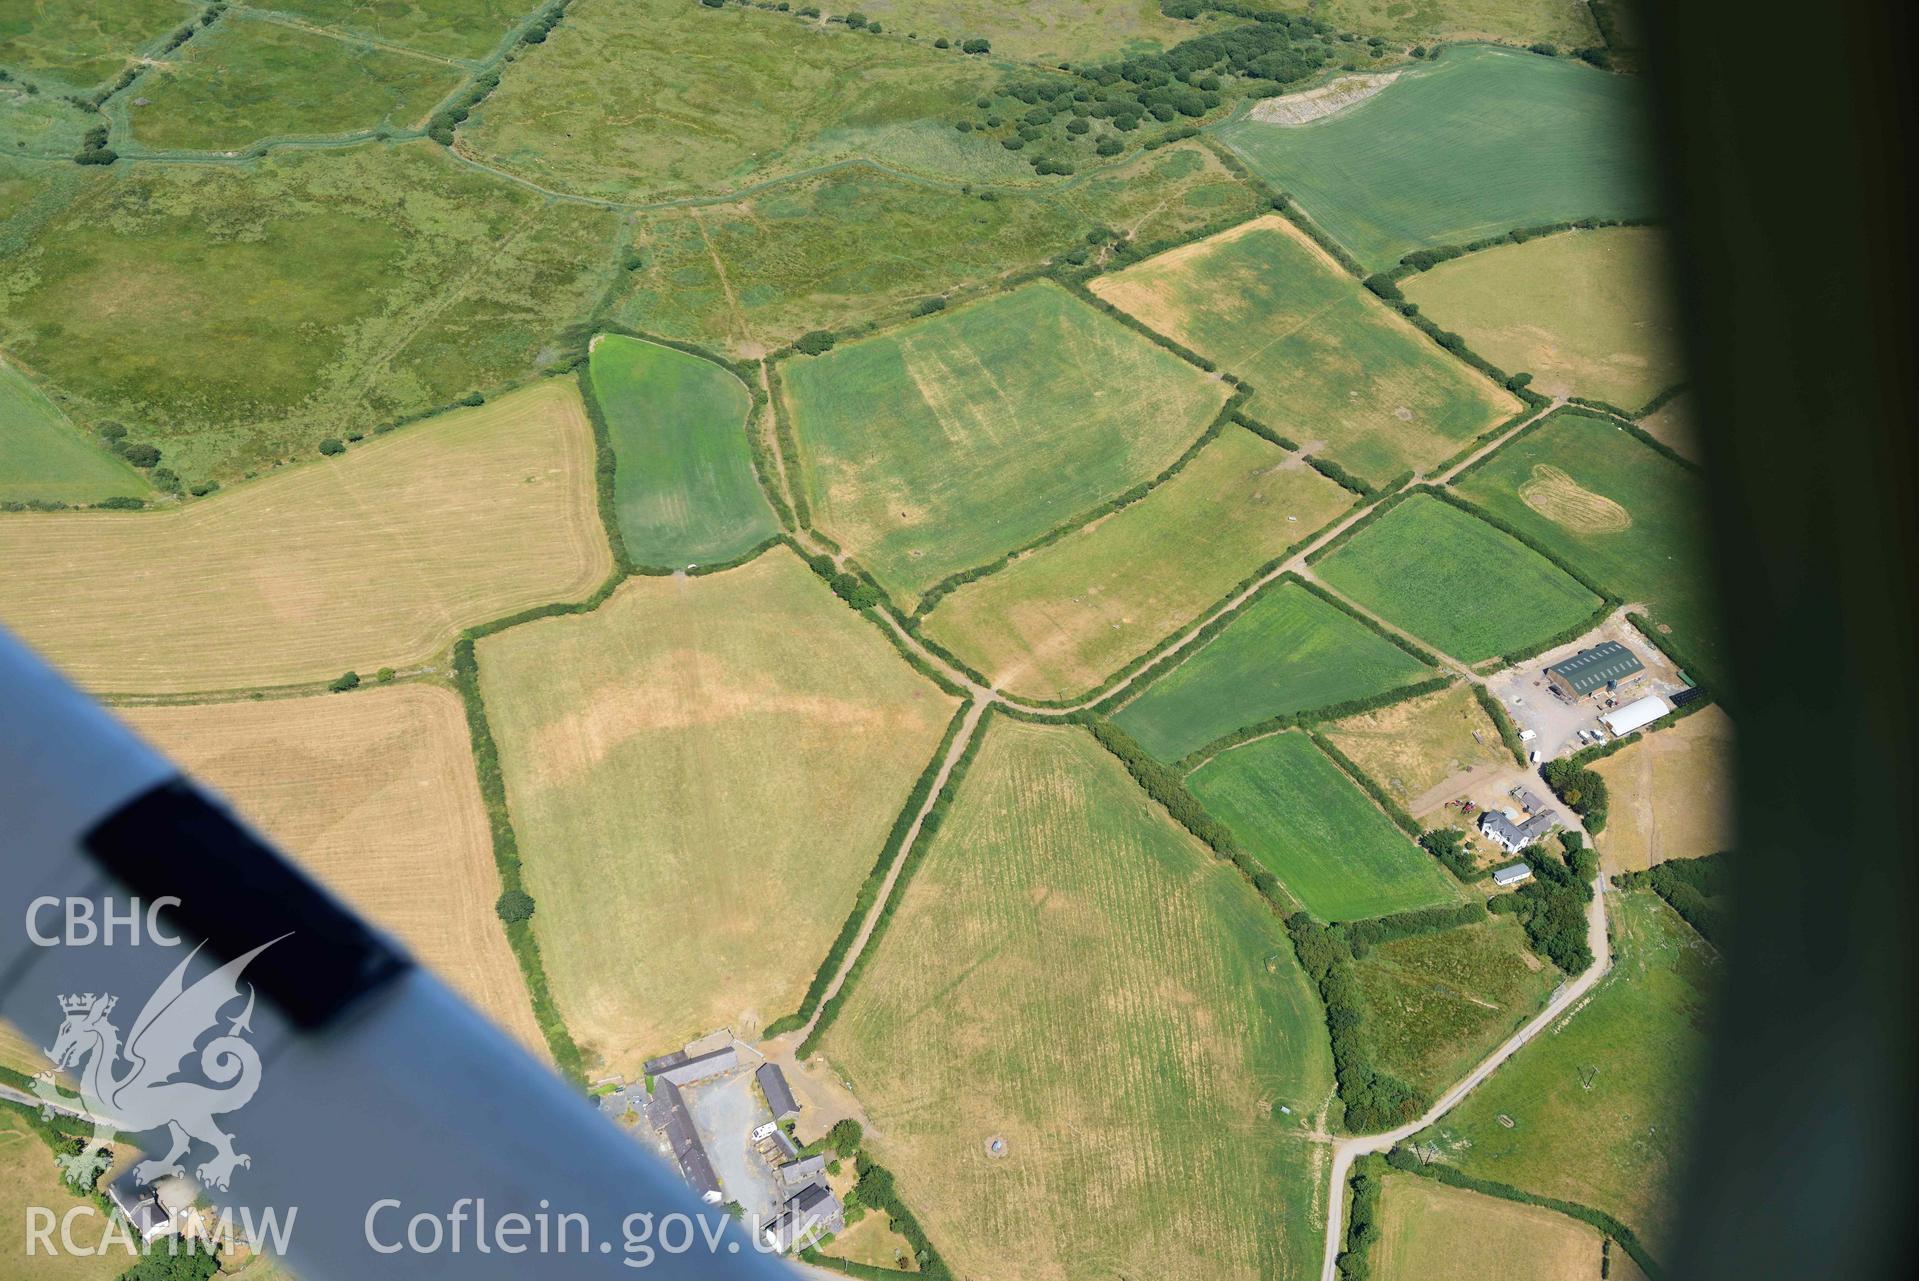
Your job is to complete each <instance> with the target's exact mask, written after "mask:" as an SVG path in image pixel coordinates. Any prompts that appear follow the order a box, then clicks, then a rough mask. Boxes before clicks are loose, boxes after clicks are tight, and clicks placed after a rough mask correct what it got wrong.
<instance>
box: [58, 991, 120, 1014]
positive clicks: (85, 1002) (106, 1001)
mask: <svg viewBox="0 0 1919 1281" xmlns="http://www.w3.org/2000/svg"><path fill="white" fill-rule="evenodd" d="M119 1000H120V998H119V997H117V996H95V995H94V994H93V993H92V992H85V993H81V994H80V995H77V996H63V997H61V998H60V1009H61V1011H62V1012H63V1013H66V1014H85V1013H87V1012H89V1011H90V1010H92V1009H93V1008H94V1002H95V1001H98V1002H99V1003H100V1007H99V1012H100V1013H101V1014H111V1013H112V1012H113V1007H114V1006H115V1005H116V1004H118V1003H119Z"/></svg>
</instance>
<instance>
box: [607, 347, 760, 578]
mask: <svg viewBox="0 0 1919 1281" xmlns="http://www.w3.org/2000/svg"><path fill="white" fill-rule="evenodd" d="M588 377H589V378H590V379H591V380H592V385H593V397H594V399H595V400H597V401H598V402H599V405H600V413H601V414H602V415H603V416H604V417H605V419H606V429H607V435H608V436H609V437H611V439H612V443H613V457H614V462H615V470H614V479H613V503H614V509H615V511H616V513H617V515H618V519H619V524H620V535H621V537H622V538H623V539H624V540H625V541H626V551H627V555H628V556H629V557H631V558H632V560H633V561H634V563H636V564H640V565H656V566H673V567H676V568H677V567H683V566H686V565H692V564H699V563H701V562H714V561H726V560H732V559H733V558H734V557H736V556H741V555H744V554H745V553H746V552H748V551H751V550H752V549H753V548H754V547H755V546H757V545H758V544H760V543H762V542H764V541H765V540H766V539H767V538H768V537H770V536H771V535H773V534H775V533H777V532H778V531H779V523H778V522H777V521H775V520H774V518H773V509H772V508H771V507H769V506H768V505H767V502H766V495H765V494H764V493H762V492H761V491H760V483H759V480H758V478H757V477H755V476H754V474H753V458H752V454H751V451H750V449H749V447H748V445H747V439H746V432H747V425H746V415H747V411H748V410H749V409H750V408H751V407H752V403H753V402H752V398H751V396H750V395H749V394H748V393H747V390H746V385H745V384H744V383H742V382H741V381H740V380H739V379H738V378H737V377H735V376H734V374H733V373H732V371H730V370H726V369H722V368H720V367H719V366H718V365H716V364H714V363H713V362H712V361H710V360H702V359H700V358H699V357H698V356H690V355H688V354H687V353H686V352H683V351H675V350H674V349H673V348H671V347H661V346H658V345H657V344H654V343H650V342H642V341H640V340H639V339H637V338H628V337H625V336H623V335H621V334H602V335H600V336H599V337H598V338H595V339H594V340H593V355H592V360H591V364H590V365H589V366H588Z"/></svg>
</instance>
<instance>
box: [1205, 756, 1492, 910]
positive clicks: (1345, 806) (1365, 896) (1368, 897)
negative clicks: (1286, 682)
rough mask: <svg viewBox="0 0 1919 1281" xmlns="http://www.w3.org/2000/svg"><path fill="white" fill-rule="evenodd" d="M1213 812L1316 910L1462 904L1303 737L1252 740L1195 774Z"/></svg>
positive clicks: (1422, 855)
mask: <svg viewBox="0 0 1919 1281" xmlns="http://www.w3.org/2000/svg"><path fill="white" fill-rule="evenodd" d="M1188 785H1189V786H1190V787H1191V788H1192V789H1193V793H1194V794H1195V795H1196V796H1198V797H1199V799H1200V801H1201V802H1202V803H1203V804H1204V805H1205V806H1206V808H1207V809H1208V810H1209V811H1211V812H1212V813H1213V815H1214V816H1215V817H1217V818H1218V819H1219V820H1220V821H1221V822H1222V823H1224V824H1226V826H1227V827H1228V828H1229V829H1230V830H1231V831H1232V833H1233V835H1234V836H1235V837H1236V838H1238V840H1239V843H1240V844H1241V845H1242V846H1244V847H1245V848H1246V849H1247V850H1248V851H1249V852H1250V853H1251V854H1252V855H1253V857H1254V858H1257V859H1258V860H1259V861H1260V862H1261V863H1263V864H1265V865H1266V867H1267V869H1268V870H1269V871H1271V872H1272V874H1273V875H1274V876H1277V877H1278V878H1279V879H1280V881H1281V882H1282V883H1283V884H1284V885H1285V886H1286V888H1287V889H1289V890H1291V891H1292V892H1293V895H1294V896H1295V897H1296V898H1298V899H1299V901H1300V902H1301V903H1303V904H1305V906H1306V908H1307V909H1308V910H1309V911H1311V912H1312V913H1313V914H1314V915H1316V916H1318V917H1320V918H1321V919H1323V920H1328V921H1353V920H1360V919H1363V918H1365V917H1370V916H1385V915H1387V914H1388V913H1391V912H1403V911H1407V910H1409V909H1412V908H1417V907H1438V906H1441V905H1443V904H1447V903H1452V902H1455V901H1457V899H1458V897H1459V893H1458V890H1457V888H1456V887H1455V886H1454V885H1453V883H1452V881H1451V880H1450V879H1449V878H1448V876H1447V874H1446V873H1445V872H1444V871H1443V870H1441V868H1440V866H1439V864H1438V863H1436V862H1434V861H1433V859H1432V858H1431V856H1429V855H1428V854H1427V853H1426V852H1425V851H1424V850H1422V849H1420V848H1419V847H1418V846H1417V845H1414V844H1413V843H1412V842H1411V841H1410V840H1408V839H1407V837H1406V834H1405V833H1404V832H1402V831H1400V830H1399V828H1398V827H1396V826H1395V825H1394V824H1393V821H1392V820H1391V819H1389V818H1387V817H1386V815H1385V814H1384V813H1382V812H1381V811H1380V809H1379V807H1378V806H1376V805H1374V804H1373V802H1372V800H1371V799H1370V798H1369V797H1367V795H1366V794H1365V793H1364V792H1362V791H1360V790H1359V787H1358V785H1357V784H1355V783H1354V782H1353V781H1352V780H1351V779H1349V778H1347V777H1346V775H1345V774H1344V773H1342V772H1341V770H1340V768H1339V766H1338V765H1336V764H1334V763H1333V760H1332V758H1331V757H1329V756H1327V755H1326V754H1325V753H1324V752H1322V751H1320V750H1319V748H1317V747H1315V746H1313V742H1312V740H1311V739H1310V738H1308V737H1307V736H1306V735H1305V734H1302V733H1299V732H1297V731H1288V732H1286V733H1282V734H1272V735H1269V736H1267V737H1266V738H1260V739H1254V740H1253V741H1252V742H1250V743H1245V744H1242V745H1241V746H1238V747H1234V748H1231V749H1229V750H1227V751H1224V752H1221V753H1220V754H1219V755H1218V756H1215V757H1213V758H1212V759H1211V760H1209V761H1207V762H1206V763H1205V764H1204V765H1202V766H1200V767H1199V768H1198V769H1197V770H1194V771H1193V773H1192V775H1191V776H1190V778H1189V779H1188Z"/></svg>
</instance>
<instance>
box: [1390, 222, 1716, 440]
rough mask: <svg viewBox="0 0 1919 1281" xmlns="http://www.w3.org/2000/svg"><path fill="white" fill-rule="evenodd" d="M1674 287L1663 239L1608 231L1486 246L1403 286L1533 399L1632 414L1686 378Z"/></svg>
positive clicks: (1645, 232) (1651, 233) (1644, 231)
mask: <svg viewBox="0 0 1919 1281" xmlns="http://www.w3.org/2000/svg"><path fill="white" fill-rule="evenodd" d="M1670 282H1671V271H1670V267H1669V264H1668V262H1667V251H1666V235H1665V233H1664V232H1662V231H1659V230H1656V229H1654V228H1652V227H1606V228H1602V229H1600V230H1598V231H1568V232H1560V233H1558V234H1556V235H1551V236H1541V237H1538V238H1535V239H1532V240H1528V241H1526V242H1525V243H1524V244H1517V245H1514V244H1506V245H1499V246H1496V247H1494V248H1492V249H1482V250H1481V251H1479V252H1478V253H1474V254H1468V255H1466V256H1465V257H1464V258H1455V259H1453V260H1452V261H1451V262H1442V263H1440V264H1439V265H1438V266H1437V267H1434V268H1433V269H1432V270H1431V271H1426V272H1422V273H1420V274H1419V275H1416V276H1409V277H1407V278H1406V279H1405V280H1404V281H1402V282H1401V283H1400V288H1401V289H1402V290H1403V291H1404V292H1405V295H1406V297H1407V298H1408V299H1409V300H1410V301H1412V302H1414V303H1416V304H1418V306H1419V309H1420V310H1421V311H1423V312H1424V313H1425V314H1426V316H1427V317H1428V318H1429V319H1430V320H1432V321H1433V323H1434V324H1437V325H1439V326H1440V327H1441V328H1442V329H1449V330H1453V331H1455V332H1457V333H1459V334H1460V335H1462V336H1463V337H1464V338H1465V339H1466V341H1467V342H1468V343H1469V344H1471V346H1472V349H1473V350H1474V351H1476V352H1478V353H1479V354H1480V355H1482V356H1484V357H1485V358H1486V359H1488V360H1490V361H1492V363H1493V364H1495V365H1497V366H1499V367H1500V368H1501V369H1511V370H1525V371H1526V372H1527V373H1530V374H1531V375H1532V376H1533V381H1532V386H1533V389H1534V390H1535V391H1541V392H1545V393H1546V394H1547V395H1551V396H1584V397H1586V398H1587V399H1589V400H1602V401H1605V402H1607V403H1608V404H1612V405H1617V406H1620V407H1621V408H1624V409H1628V410H1635V409H1637V408H1638V407H1639V406H1641V405H1644V404H1646V403H1647V402H1649V401H1651V400H1652V398H1653V397H1655V396H1657V395H1658V394H1659V393H1660V392H1662V391H1665V390H1666V389H1667V388H1669V387H1671V386H1673V385H1674V384H1675V383H1677V382H1679V381H1680V379H1681V377H1682V374H1683V365H1682V363H1681V359H1680V350H1679V329H1678V318H1677V316H1676V315H1674V312H1673V308H1672V306H1671V305H1670V301H1669V299H1668V297H1667V295H1668V293H1669V291H1670V288H1671V284H1670Z"/></svg>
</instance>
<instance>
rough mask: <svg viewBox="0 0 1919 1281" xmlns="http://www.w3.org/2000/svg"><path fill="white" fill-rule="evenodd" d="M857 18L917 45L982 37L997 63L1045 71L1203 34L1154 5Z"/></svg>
mask: <svg viewBox="0 0 1919 1281" xmlns="http://www.w3.org/2000/svg"><path fill="white" fill-rule="evenodd" d="M859 11H860V12H861V13H863V14H865V15H866V16H867V17H868V18H871V19H873V20H874V21H875V22H879V23H882V24H883V25H884V26H885V27H886V29H887V30H888V31H896V32H900V33H902V34H904V33H907V32H912V33H915V34H917V35H918V36H919V38H920V41H921V43H923V44H931V43H932V42H933V40H934V38H935V37H937V36H945V37H946V38H947V39H948V40H950V41H952V42H953V43H954V44H958V43H959V42H960V41H961V40H962V39H965V38H968V37H971V36H984V37H986V38H987V39H988V40H990V41H991V42H992V45H993V52H994V54H996V55H998V56H1000V57H1003V58H1016V59H1018V60H1019V61H1021V62H1040V63H1044V64H1046V65H1047V66H1057V65H1059V64H1060V63H1061V62H1064V61H1067V60H1069V59H1070V60H1071V61H1074V62H1082V61H1084V62H1095V61H1098V60H1099V59H1101V58H1103V57H1105V56H1107V55H1118V54H1125V53H1136V52H1140V51H1142V50H1146V49H1152V48H1170V47H1171V46H1173V45H1176V44H1178V43H1179V42H1180V41H1182V40H1190V39H1192V38H1193V37H1194V36H1196V35H1199V34H1200V33H1201V32H1202V31H1204V30H1205V29H1206V26H1205V25H1202V24H1201V23H1196V22H1181V21H1176V20H1175V19H1172V18H1168V17H1167V16H1166V15H1165V13H1164V12H1162V11H1161V9H1160V5H1159V0H1064V2H1063V3H1062V2H1061V0H1052V2H1051V3H1048V4H1043V5H1036V4H1032V3H1029V2H1028V0H863V2H862V3H861V4H860V6H859ZM829 12H830V10H829Z"/></svg>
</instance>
